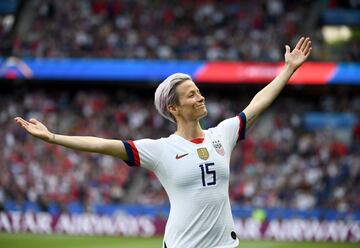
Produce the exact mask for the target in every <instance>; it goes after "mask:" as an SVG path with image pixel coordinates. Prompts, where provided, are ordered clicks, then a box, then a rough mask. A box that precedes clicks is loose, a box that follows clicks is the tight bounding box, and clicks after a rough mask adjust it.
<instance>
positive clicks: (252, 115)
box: [243, 103, 261, 129]
mask: <svg viewBox="0 0 360 248" xmlns="http://www.w3.org/2000/svg"><path fill="white" fill-rule="evenodd" d="M259 109H260V108H259V107H257V106H256V103H250V104H249V105H248V106H247V107H246V108H245V109H244V110H243V113H244V114H245V116H246V129H249V128H250V127H252V126H253V125H254V123H255V121H256V120H257V119H258V117H259V115H260V114H261V113H260V110H259Z"/></svg>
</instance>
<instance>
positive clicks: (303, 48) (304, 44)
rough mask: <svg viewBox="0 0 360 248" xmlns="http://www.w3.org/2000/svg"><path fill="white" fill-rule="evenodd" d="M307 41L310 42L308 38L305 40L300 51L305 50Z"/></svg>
mask: <svg viewBox="0 0 360 248" xmlns="http://www.w3.org/2000/svg"><path fill="white" fill-rule="evenodd" d="M309 41H310V38H309V37H307V38H306V39H305V40H304V42H303V43H302V45H301V48H300V50H301V51H303V52H304V50H305V48H306V46H307V45H308V43H309Z"/></svg>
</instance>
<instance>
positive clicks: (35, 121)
mask: <svg viewBox="0 0 360 248" xmlns="http://www.w3.org/2000/svg"><path fill="white" fill-rule="evenodd" d="M30 123H32V124H37V123H39V121H38V120H36V119H34V118H31V119H30Z"/></svg>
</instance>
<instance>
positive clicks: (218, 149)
mask: <svg viewBox="0 0 360 248" xmlns="http://www.w3.org/2000/svg"><path fill="white" fill-rule="evenodd" d="M212 143H213V146H214V148H215V150H216V152H217V153H218V154H220V155H221V156H224V155H225V151H224V147H223V146H222V145H221V143H220V140H216V141H213V142H212Z"/></svg>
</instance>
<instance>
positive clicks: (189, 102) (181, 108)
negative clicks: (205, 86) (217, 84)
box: [171, 80, 207, 121]
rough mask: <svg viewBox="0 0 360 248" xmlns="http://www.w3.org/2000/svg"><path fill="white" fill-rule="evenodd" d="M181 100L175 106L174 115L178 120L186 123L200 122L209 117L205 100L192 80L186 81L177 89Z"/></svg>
mask: <svg viewBox="0 0 360 248" xmlns="http://www.w3.org/2000/svg"><path fill="white" fill-rule="evenodd" d="M176 93H177V96H178V99H179V104H178V105H173V106H172V108H173V109H174V111H171V112H172V114H173V115H174V116H175V117H176V118H177V119H178V118H182V119H184V120H185V121H194V120H195V121H198V120H200V119H201V118H203V117H205V116H206V115H207V109H206V106H205V98H204V97H203V96H202V95H201V93H200V91H199V89H198V87H196V85H195V83H194V82H193V81H191V80H186V81H184V82H183V83H181V84H179V85H178V86H177V87H176Z"/></svg>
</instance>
